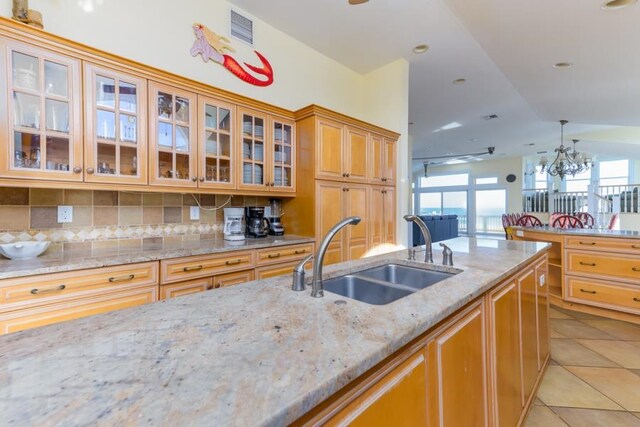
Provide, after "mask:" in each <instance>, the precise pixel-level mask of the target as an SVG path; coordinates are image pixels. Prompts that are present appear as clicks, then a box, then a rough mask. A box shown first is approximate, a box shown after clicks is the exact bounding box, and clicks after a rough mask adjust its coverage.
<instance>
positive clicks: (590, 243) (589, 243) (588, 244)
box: [578, 242, 596, 246]
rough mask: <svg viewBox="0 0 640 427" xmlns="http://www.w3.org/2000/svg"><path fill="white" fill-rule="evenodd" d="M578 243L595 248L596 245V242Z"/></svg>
mask: <svg viewBox="0 0 640 427" xmlns="http://www.w3.org/2000/svg"><path fill="white" fill-rule="evenodd" d="M578 243H580V244H581V245H587V246H593V245H595V244H596V242H578Z"/></svg>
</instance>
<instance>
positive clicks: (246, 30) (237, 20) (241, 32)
mask: <svg viewBox="0 0 640 427" xmlns="http://www.w3.org/2000/svg"><path fill="white" fill-rule="evenodd" d="M230 28H231V35H232V36H233V37H235V38H237V39H240V40H242V41H243V42H245V43H249V44H250V45H252V46H253V21H252V20H251V19H249V18H247V17H246V16H242V15H240V14H239V13H238V12H236V11H235V10H232V11H231V26H230Z"/></svg>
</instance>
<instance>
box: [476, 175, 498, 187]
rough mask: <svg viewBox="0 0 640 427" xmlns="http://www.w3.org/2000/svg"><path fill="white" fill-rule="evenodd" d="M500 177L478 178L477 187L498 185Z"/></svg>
mask: <svg viewBox="0 0 640 427" xmlns="http://www.w3.org/2000/svg"><path fill="white" fill-rule="evenodd" d="M497 183H498V177H497V176H491V177H487V178H476V185H487V184H497Z"/></svg>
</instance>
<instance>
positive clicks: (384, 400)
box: [325, 349, 476, 427]
mask: <svg viewBox="0 0 640 427" xmlns="http://www.w3.org/2000/svg"><path fill="white" fill-rule="evenodd" d="M426 365H427V364H426V356H425V350H424V349H421V350H419V351H418V352H416V353H414V354H413V355H411V356H410V357H409V358H408V359H407V360H406V361H404V362H403V363H401V364H400V365H399V366H398V367H396V368H395V369H393V370H392V371H391V372H389V373H388V374H387V375H385V376H384V377H383V378H382V379H381V380H380V381H378V382H376V383H375V384H374V385H373V386H372V387H370V388H369V389H368V390H366V391H365V392H364V393H362V394H361V395H360V396H358V397H357V398H356V399H354V400H353V401H351V402H350V403H349V404H348V405H347V406H346V407H345V408H344V409H342V410H341V411H340V412H338V413H337V414H336V415H335V416H334V417H333V418H332V419H330V420H329V421H328V422H327V423H326V424H325V425H327V426H338V425H339V426H346V425H349V426H352V427H358V426H363V427H375V426H380V427H383V426H426V425H427V384H426V380H427V373H426V370H427V366H426ZM465 397H467V398H469V396H465ZM473 398H476V396H473Z"/></svg>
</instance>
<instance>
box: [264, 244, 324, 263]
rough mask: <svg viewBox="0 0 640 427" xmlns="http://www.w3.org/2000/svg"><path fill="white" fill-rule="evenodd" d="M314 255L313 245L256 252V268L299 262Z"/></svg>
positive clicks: (282, 247)
mask: <svg viewBox="0 0 640 427" xmlns="http://www.w3.org/2000/svg"><path fill="white" fill-rule="evenodd" d="M312 253H313V243H305V244H302V245H291V246H279V247H275V248H267V249H258V250H256V266H258V267H261V266H264V265H273V264H277V263H282V262H288V261H299V260H301V259H302V258H304V257H306V256H307V255H310V254H312Z"/></svg>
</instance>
